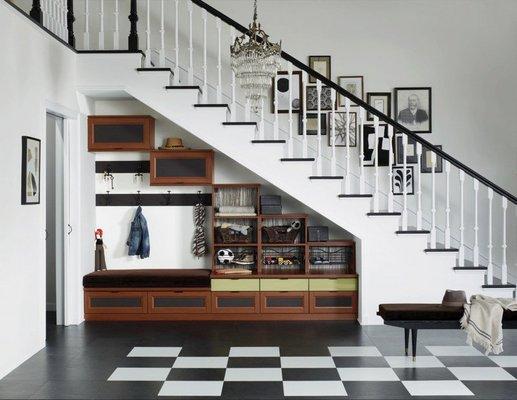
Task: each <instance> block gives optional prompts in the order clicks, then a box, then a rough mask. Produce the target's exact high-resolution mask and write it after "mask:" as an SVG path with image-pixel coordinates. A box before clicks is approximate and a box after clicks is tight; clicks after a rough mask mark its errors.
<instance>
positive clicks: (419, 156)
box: [416, 142, 422, 231]
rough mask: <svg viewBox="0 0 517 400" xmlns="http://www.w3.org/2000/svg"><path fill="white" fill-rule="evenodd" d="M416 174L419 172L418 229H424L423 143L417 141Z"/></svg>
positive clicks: (417, 195) (417, 198)
mask: <svg viewBox="0 0 517 400" xmlns="http://www.w3.org/2000/svg"><path fill="white" fill-rule="evenodd" d="M416 158H417V160H416V174H417V177H418V178H417V185H418V186H417V191H416V201H417V206H416V229H417V230H418V231H420V230H422V171H421V170H420V168H421V167H422V144H420V143H419V142H417V143H416Z"/></svg>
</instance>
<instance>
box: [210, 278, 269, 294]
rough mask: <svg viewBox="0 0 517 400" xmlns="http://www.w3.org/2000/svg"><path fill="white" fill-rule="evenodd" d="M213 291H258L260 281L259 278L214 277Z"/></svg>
mask: <svg viewBox="0 0 517 400" xmlns="http://www.w3.org/2000/svg"><path fill="white" fill-rule="evenodd" d="M211 290H212V292H258V291H259V290H260V282H259V280H258V279H242V278H230V279H212V285H211Z"/></svg>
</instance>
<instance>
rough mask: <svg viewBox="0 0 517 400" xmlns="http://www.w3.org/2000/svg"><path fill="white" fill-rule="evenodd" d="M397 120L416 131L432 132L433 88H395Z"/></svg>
mask: <svg viewBox="0 0 517 400" xmlns="http://www.w3.org/2000/svg"><path fill="white" fill-rule="evenodd" d="M394 90H395V116H396V119H397V122H398V123H399V124H401V125H403V126H405V127H406V128H408V129H409V130H411V131H412V132H415V133H431V121H432V112H431V106H432V101H431V88H430V87H417V88H395V89H394Z"/></svg>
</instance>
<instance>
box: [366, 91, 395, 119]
mask: <svg viewBox="0 0 517 400" xmlns="http://www.w3.org/2000/svg"><path fill="white" fill-rule="evenodd" d="M366 102H367V103H368V104H369V105H371V106H372V107H373V108H375V109H376V110H378V111H380V112H381V113H383V114H385V115H387V116H388V117H390V118H391V93H389V92H368V93H366ZM366 120H367V121H373V114H372V113H370V112H369V113H367V115H366Z"/></svg>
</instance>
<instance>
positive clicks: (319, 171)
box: [316, 79, 323, 176]
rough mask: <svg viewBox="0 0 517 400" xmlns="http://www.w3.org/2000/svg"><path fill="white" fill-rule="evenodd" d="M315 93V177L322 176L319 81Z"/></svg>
mask: <svg viewBox="0 0 517 400" xmlns="http://www.w3.org/2000/svg"><path fill="white" fill-rule="evenodd" d="M316 93H317V103H318V106H317V111H318V115H317V123H318V137H317V144H318V158H317V159H316V175H317V176H321V175H322V174H323V159H322V157H323V154H322V148H321V81H320V80H319V79H318V80H317V81H316Z"/></svg>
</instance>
